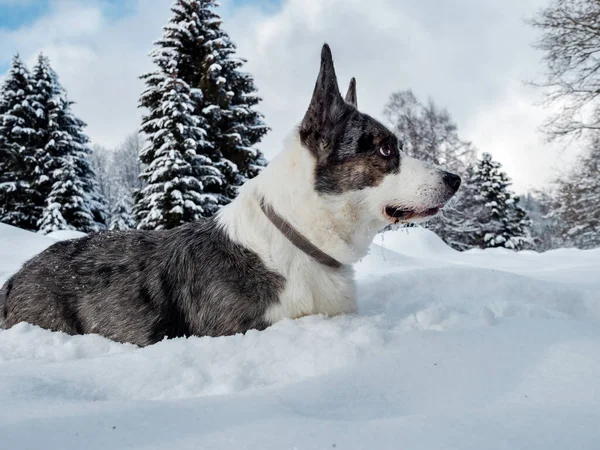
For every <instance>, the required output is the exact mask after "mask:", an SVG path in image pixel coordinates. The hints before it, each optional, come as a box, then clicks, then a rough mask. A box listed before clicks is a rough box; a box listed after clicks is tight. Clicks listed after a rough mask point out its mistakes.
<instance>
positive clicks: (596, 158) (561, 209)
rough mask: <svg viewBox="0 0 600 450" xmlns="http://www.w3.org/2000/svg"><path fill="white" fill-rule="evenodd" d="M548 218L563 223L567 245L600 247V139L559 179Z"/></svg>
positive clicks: (563, 233)
mask: <svg viewBox="0 0 600 450" xmlns="http://www.w3.org/2000/svg"><path fill="white" fill-rule="evenodd" d="M548 217H550V218H552V219H554V220H555V221H556V222H557V223H558V224H559V227H560V228H559V230H560V234H561V235H562V236H563V239H564V245H567V246H573V247H578V248H582V249H589V248H595V247H600V140H598V139H596V140H594V141H593V142H592V144H591V146H590V148H589V149H588V151H587V152H585V153H584V154H583V155H581V156H580V157H579V158H578V160H577V162H576V164H575V166H574V167H573V168H572V169H571V170H570V171H569V172H568V173H567V174H566V175H564V176H563V177H562V178H560V179H558V180H557V181H556V183H555V191H554V197H553V204H552V209H551V211H550V213H549V214H548Z"/></svg>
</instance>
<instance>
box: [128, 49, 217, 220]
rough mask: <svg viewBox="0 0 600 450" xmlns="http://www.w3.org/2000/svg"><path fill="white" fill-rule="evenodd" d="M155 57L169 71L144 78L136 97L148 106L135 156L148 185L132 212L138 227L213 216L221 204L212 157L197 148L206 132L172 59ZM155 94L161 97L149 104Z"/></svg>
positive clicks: (187, 86)
mask: <svg viewBox="0 0 600 450" xmlns="http://www.w3.org/2000/svg"><path fill="white" fill-rule="evenodd" d="M156 56H157V61H158V62H160V63H161V64H164V66H165V68H169V70H170V74H169V73H164V74H154V75H153V76H152V77H150V78H148V83H149V84H150V82H152V84H151V85H150V87H149V89H148V90H147V91H146V92H145V93H144V94H143V95H142V99H141V100H142V104H146V105H147V106H148V107H149V109H150V115H149V116H146V117H145V118H144V121H143V124H142V131H144V132H145V133H146V134H147V135H148V145H147V146H146V148H145V149H144V150H142V152H141V154H140V159H141V160H142V162H143V163H145V164H147V165H148V167H147V168H146V169H145V170H144V172H142V174H141V178H142V179H143V180H144V181H145V182H146V183H147V186H146V187H144V188H143V189H142V190H141V191H139V193H138V194H137V196H136V206H135V215H136V219H137V222H138V228H139V229H148V230H157V229H170V228H174V227H176V226H179V225H181V224H183V223H186V222H193V221H196V220H198V219H200V218H201V217H207V216H210V215H212V214H214V212H215V211H216V210H217V209H218V205H219V204H223V203H224V199H223V195H222V194H220V192H219V191H220V190H221V189H222V186H223V185H224V183H225V181H224V177H223V174H222V173H221V172H220V171H219V170H218V169H217V168H216V167H215V166H214V165H213V162H212V160H211V159H210V158H209V157H207V156H204V155H201V154H199V153H198V152H197V150H198V149H199V148H202V146H204V145H205V144H204V143H205V141H204V136H205V134H206V132H205V131H204V129H202V128H201V127H200V126H199V118H198V117H197V116H195V115H193V111H194V107H195V103H194V102H193V101H192V99H191V92H190V87H189V85H188V84H187V83H185V82H184V81H183V80H181V79H179V78H177V76H176V74H177V63H176V62H175V61H174V60H170V61H164V60H162V59H159V58H158V57H161V58H162V56H163V54H162V52H161V54H159V55H156ZM172 56H175V57H176V55H172ZM171 62H172V64H171ZM160 78H162V79H160ZM158 79H160V81H159V82H158V83H157V84H156V85H154V83H155V82H156V81H157V80H158ZM157 93H160V94H161V98H159V99H158V100H157V101H156V102H152V103H151V100H152V97H154V96H155V95H156V94H157Z"/></svg>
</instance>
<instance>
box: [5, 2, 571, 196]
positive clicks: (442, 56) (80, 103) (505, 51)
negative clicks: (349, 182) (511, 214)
mask: <svg viewBox="0 0 600 450" xmlns="http://www.w3.org/2000/svg"><path fill="white" fill-rule="evenodd" d="M547 2H548V0H503V1H481V0H455V1H453V2H446V1H440V0H420V1H418V2H415V1H414V0H369V1H368V2H365V1H364V0H221V7H220V8H219V12H220V14H221V16H222V17H223V20H224V25H223V26H224V29H225V30H226V31H227V32H228V33H229V34H230V36H231V37H232V39H233V41H234V42H235V43H236V45H237V46H238V50H239V54H240V56H242V57H244V58H246V59H247V61H248V62H247V64H246V66H245V69H244V70H246V71H248V72H250V73H252V74H253V75H254V77H255V81H256V85H257V87H258V89H259V94H260V95H261V96H262V97H263V102H262V103H261V104H260V105H259V108H258V109H259V110H260V111H261V112H262V113H263V114H264V115H265V118H266V121H267V123H268V125H269V126H270V127H271V128H272V131H271V132H270V133H269V135H268V136H267V137H266V138H265V139H264V140H263V141H262V142H261V144H260V145H259V147H260V148H261V150H263V152H264V153H265V154H266V155H267V157H269V158H272V157H273V156H275V155H276V154H277V153H278V152H279V151H281V149H282V148H283V141H284V140H285V138H286V137H287V135H289V134H290V133H291V132H292V130H293V129H294V127H295V126H296V125H297V124H298V122H299V121H300V120H301V119H302V116H303V115H304V111H305V109H306V107H307V106H308V103H309V100H310V96H311V93H312V88H313V86H314V82H315V79H316V75H317V72H318V67H319V54H320V49H321V46H322V44H323V42H328V43H329V44H330V46H331V48H332V51H333V55H334V59H335V64H336V70H337V74H338V78H339V83H340V88H341V89H342V90H344V89H345V87H346V85H347V83H348V81H349V80H350V78H351V77H353V76H354V77H356V79H357V87H358V101H359V108H360V109H361V110H362V111H363V112H366V113H368V114H370V115H372V116H374V117H376V118H379V119H382V120H383V115H382V110H383V107H384V105H385V103H386V101H387V99H388V97H389V95H390V94H391V93H392V92H394V91H398V90H404V89H412V90H413V91H414V92H415V94H416V95H417V97H419V98H420V99H422V100H423V101H426V100H427V99H428V98H431V99H433V100H434V102H435V103H436V104H438V105H439V106H442V107H445V108H447V109H448V111H449V112H450V114H451V115H452V116H453V118H454V119H455V120H456V122H457V124H458V129H459V134H460V135H461V137H462V138H463V139H466V140H471V141H472V142H473V143H474V144H475V146H476V147H477V148H478V149H479V151H487V152H490V153H492V154H493V156H494V158H496V159H497V160H499V161H500V162H501V163H502V164H503V165H504V168H505V169H506V171H507V173H508V174H509V175H510V176H511V177H512V178H513V181H514V189H515V190H517V191H518V192H524V191H525V190H528V189H531V188H539V187H543V186H544V184H545V183H546V182H547V181H548V180H549V179H551V178H552V177H553V176H555V175H556V174H557V173H558V171H560V170H562V169H564V168H565V167H566V166H567V165H568V163H569V162H570V161H571V160H572V158H573V155H574V154H575V149H571V148H566V149H565V148H564V147H563V146H558V145H550V144H548V143H546V142H545V140H544V137H543V136H542V134H541V133H540V132H539V126H540V124H541V123H542V122H543V120H544V118H545V117H547V115H548V114H549V113H550V111H549V110H548V109H547V108H544V107H543V105H542V104H541V100H542V96H541V92H540V91H539V90H537V89H535V88H533V87H531V86H529V85H528V84H527V83H526V82H527V81H531V80H535V79H539V78H540V77H541V75H542V74H543V71H544V66H543V65H542V63H541V56H542V55H541V54H540V53H539V52H538V51H536V50H534V49H533V48H532V46H531V44H532V43H533V42H534V41H535V38H536V35H535V31H534V30H532V29H531V28H530V27H529V26H527V25H526V23H525V22H524V20H525V19H526V18H528V17H531V16H532V15H533V14H535V12H536V11H538V10H539V9H540V8H542V7H543V6H545V4H546V3H547ZM171 3H172V0H0V77H2V74H4V73H5V72H6V70H7V68H8V65H9V63H10V59H11V57H12V55H13V54H14V53H16V52H18V53H20V55H21V56H22V57H23V59H24V60H25V61H26V62H28V63H29V64H33V62H34V60H35V58H36V55H37V53H39V52H40V51H43V52H44V53H45V54H46V55H47V56H49V57H50V59H51V62H52V65H53V67H54V68H55V70H56V71H57V72H58V74H59V76H60V79H61V82H62V83H63V85H64V86H65V87H66V89H67V91H68V93H69V96H70V98H71V99H72V100H74V101H75V102H76V105H75V106H74V110H75V112H76V113H77V114H78V115H79V116H80V117H81V118H82V119H83V120H84V121H85V122H87V123H88V129H87V132H88V134H89V135H90V137H91V139H92V141H93V142H94V143H95V144H99V145H102V146H105V147H109V148H110V147H114V146H116V145H118V143H119V142H121V141H122V140H123V139H124V137H125V136H126V135H127V134H130V133H131V132H133V131H135V130H136V129H137V128H138V127H139V124H140V117H141V114H142V110H140V109H138V108H137V101H138V98H139V95H140V93H141V92H142V89H143V85H142V83H141V81H140V80H139V75H141V74H143V73H144V72H147V71H149V70H152V64H151V61H150V59H149V58H148V52H149V51H150V50H151V49H152V43H153V41H155V40H156V39H158V38H159V37H160V35H161V29H162V26H163V25H164V24H165V23H166V22H167V21H168V20H169V17H170V11H169V7H170V5H171Z"/></svg>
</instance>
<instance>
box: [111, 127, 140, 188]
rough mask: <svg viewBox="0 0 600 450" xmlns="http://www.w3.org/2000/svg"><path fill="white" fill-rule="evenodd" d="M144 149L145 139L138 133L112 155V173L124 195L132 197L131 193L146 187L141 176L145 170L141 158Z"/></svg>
mask: <svg viewBox="0 0 600 450" xmlns="http://www.w3.org/2000/svg"><path fill="white" fill-rule="evenodd" d="M143 148H144V138H143V136H142V135H141V134H139V133H137V132H136V133H131V134H129V135H128V136H127V137H126V138H125V139H124V141H123V142H122V143H121V144H120V145H118V146H117V148H116V149H115V150H114V152H113V154H112V160H111V173H112V174H113V175H114V177H115V182H116V184H117V186H118V187H119V190H120V192H121V193H122V194H128V195H129V196H131V192H134V191H139V190H140V189H141V188H142V187H144V184H143V182H142V180H141V179H140V176H139V175H140V173H141V172H142V171H143V169H144V167H143V165H142V163H141V161H140V158H139V155H140V152H141V151H142V149H143Z"/></svg>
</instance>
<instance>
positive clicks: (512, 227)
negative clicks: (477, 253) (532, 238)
mask: <svg viewBox="0 0 600 450" xmlns="http://www.w3.org/2000/svg"><path fill="white" fill-rule="evenodd" d="M501 167H502V166H501V164H500V163H498V162H496V161H493V160H492V156H491V155H490V154H489V153H483V155H482V157H481V159H480V160H478V161H477V163H476V164H475V165H474V167H473V168H472V169H471V170H469V171H468V179H467V185H469V186H472V188H473V191H472V192H473V194H474V195H473V197H472V198H471V200H470V203H468V204H464V206H463V213H464V214H465V215H467V216H468V217H471V218H473V219H474V221H473V222H472V223H471V224H469V228H470V229H471V230H472V232H471V233H470V234H469V236H470V240H471V243H470V244H471V245H472V246H476V247H480V248H489V247H505V248H509V249H513V250H520V249H521V248H523V246H524V245H525V244H526V243H527V242H529V231H528V228H529V219H528V218H527V214H526V213H525V211H524V210H523V209H522V208H521V207H520V206H519V198H518V197H517V196H515V195H514V194H513V193H512V192H511V191H510V190H509V189H508V188H509V187H510V185H511V182H510V179H509V178H508V176H507V175H506V173H505V172H503V171H502V170H501Z"/></svg>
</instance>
